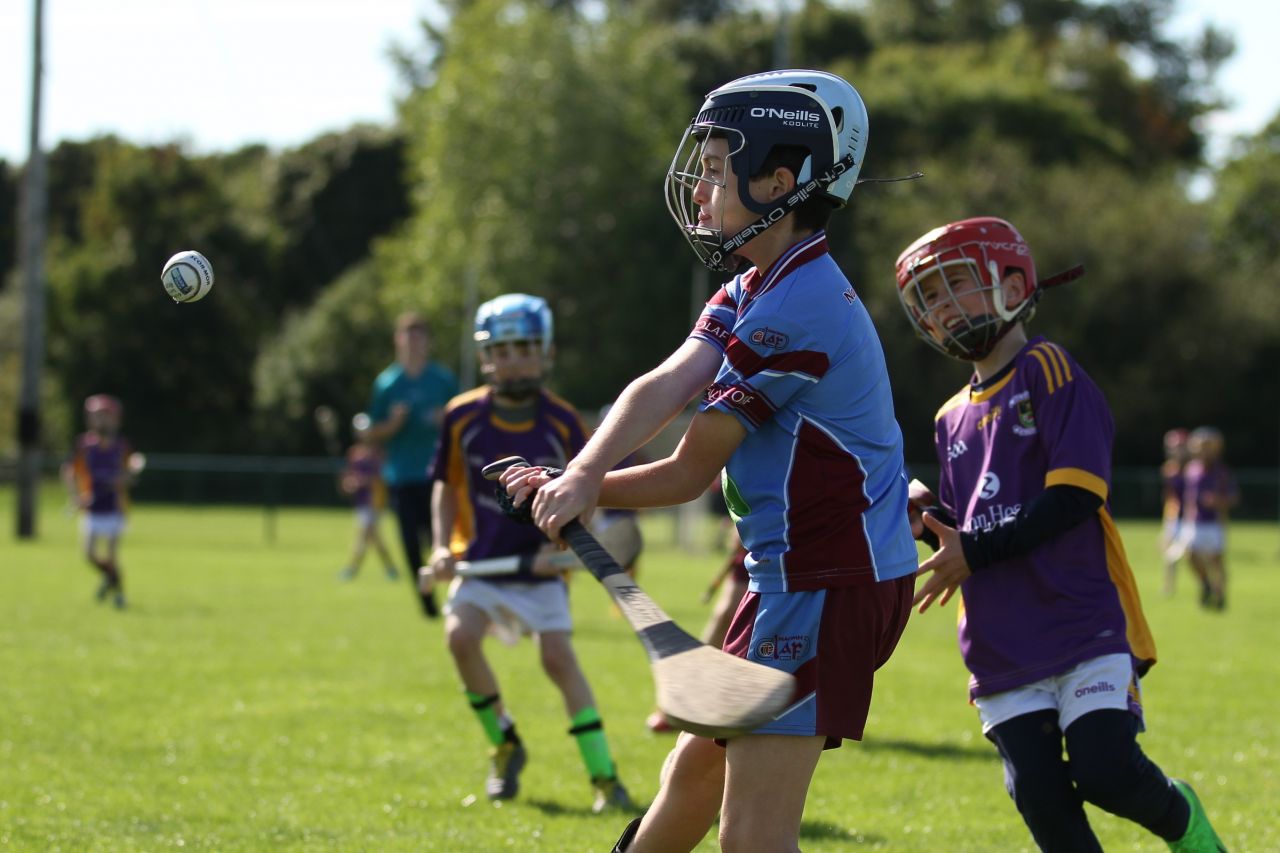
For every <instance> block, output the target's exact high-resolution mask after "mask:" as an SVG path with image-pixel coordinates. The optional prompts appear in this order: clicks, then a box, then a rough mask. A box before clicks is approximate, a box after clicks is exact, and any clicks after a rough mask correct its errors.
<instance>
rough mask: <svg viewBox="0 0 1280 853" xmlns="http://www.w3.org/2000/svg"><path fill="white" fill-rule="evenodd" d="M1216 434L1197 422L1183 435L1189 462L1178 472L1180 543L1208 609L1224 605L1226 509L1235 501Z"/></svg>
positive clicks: (1233, 484)
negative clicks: (1181, 486)
mask: <svg viewBox="0 0 1280 853" xmlns="http://www.w3.org/2000/svg"><path fill="white" fill-rule="evenodd" d="M1222 449H1223V441H1222V433H1221V432H1219V431H1218V430H1216V429H1214V428H1213V427H1207V426H1206V427H1198V428H1197V429H1195V430H1192V432H1191V435H1190V436H1189V437H1188V438H1187V450H1188V453H1189V455H1190V461H1188V462H1187V467H1186V469H1185V472H1184V475H1183V476H1184V478H1185V481H1186V491H1185V492H1184V495H1183V501H1182V505H1183V510H1182V533H1181V537H1182V542H1183V544H1184V546H1185V548H1186V551H1187V555H1188V556H1189V557H1190V559H1191V568H1192V569H1193V570H1195V573H1196V577H1198V578H1199V579H1200V604H1201V606H1203V607H1206V608H1208V609H1210V610H1224V609H1225V608H1226V606H1227V567H1226V563H1225V562H1224V560H1223V551H1225V550H1226V540H1227V536H1226V528H1227V512H1228V511H1229V510H1230V509H1231V508H1232V507H1233V506H1235V505H1236V504H1237V503H1238V502H1239V500H1240V493H1239V491H1238V490H1237V488H1236V482H1235V478H1234V477H1232V475H1231V471H1230V470H1229V469H1228V468H1227V466H1226V464H1225V463H1223V461H1222Z"/></svg>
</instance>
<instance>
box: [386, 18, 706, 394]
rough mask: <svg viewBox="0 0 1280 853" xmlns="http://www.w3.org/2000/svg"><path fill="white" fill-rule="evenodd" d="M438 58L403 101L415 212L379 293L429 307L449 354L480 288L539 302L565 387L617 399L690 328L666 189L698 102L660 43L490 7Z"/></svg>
mask: <svg viewBox="0 0 1280 853" xmlns="http://www.w3.org/2000/svg"><path fill="white" fill-rule="evenodd" d="M494 44H501V45H502V50H501V51H495V50H494V49H493V45H494ZM443 57H444V58H443V61H442V62H441V64H440V67H439V77H438V80H437V82H436V83H435V85H434V86H432V87H431V88H429V89H426V90H422V91H419V92H416V93H414V94H413V95H411V96H410V97H409V98H408V100H407V101H406V103H405V106H404V111H403V122H404V132H405V135H406V137H407V138H408V139H410V140H411V143H410V153H409V162H410V169H411V172H410V174H411V179H412V181H413V207H414V213H413V215H412V217H411V219H410V220H409V221H408V223H407V224H406V227H405V228H404V230H403V231H402V233H401V234H400V235H399V237H398V238H397V239H396V240H394V241H392V242H390V243H388V244H387V245H386V248H385V251H384V252H382V253H381V255H380V261H381V263H382V264H383V265H384V267H383V269H384V278H385V279H386V280H387V282H388V286H387V289H386V290H385V292H384V298H385V299H386V300H387V304H388V305H389V306H391V308H393V309H397V310H398V309H399V308H401V307H404V306H415V307H421V308H423V309H425V310H426V312H427V314H428V316H430V317H431V318H432V320H433V323H434V326H435V328H436V330H437V335H436V337H437V352H439V353H451V352H456V351H457V344H458V336H459V335H468V334H469V333H470V328H471V322H470V319H471V318H470V317H468V316H466V313H467V299H466V283H467V282H468V280H474V281H475V282H476V283H477V290H478V294H477V297H478V298H479V299H485V298H489V297H492V296H494V295H496V294H498V293H502V292H509V291H526V292H531V293H535V294H539V295H544V296H546V297H548V299H549V300H550V302H551V305H552V308H553V310H554V311H555V314H556V321H557V327H556V338H557V348H558V357H557V367H556V379H555V384H556V385H557V387H558V388H559V389H560V390H562V391H563V392H564V393H566V394H567V395H568V396H569V398H570V399H572V400H575V401H576V402H579V403H580V404H584V405H598V404H600V403H603V402H606V401H608V400H611V399H612V398H613V396H614V395H615V394H616V393H617V392H618V391H619V390H621V387H622V386H623V384H625V382H626V381H628V380H630V379H631V378H633V377H634V376H635V375H636V374H637V373H638V372H639V371H640V369H642V366H643V367H647V366H649V365H651V364H653V363H655V362H656V360H657V359H659V358H660V357H662V356H663V355H665V354H666V353H667V352H669V351H670V349H671V348H672V347H673V346H674V344H675V343H677V342H678V341H679V340H680V338H681V337H682V336H683V335H684V334H685V333H686V332H687V330H688V325H689V307H688V306H689V296H688V288H689V280H690V269H691V260H692V256H691V255H690V254H689V253H688V252H687V251H685V250H683V249H681V248H680V245H681V238H680V236H679V233H678V232H677V231H676V229H675V228H674V227H673V225H672V223H671V221H670V219H669V217H668V215H667V213H666V211H665V209H664V208H663V202H662V195H661V188H662V181H663V175H664V173H665V168H666V165H667V163H668V162H669V161H670V158H671V152H672V149H673V147H674V145H675V142H676V141H677V140H678V139H679V133H680V128H681V124H682V123H683V122H684V121H685V120H686V118H687V116H688V114H689V111H690V110H691V109H692V108H693V106H692V105H691V104H689V103H688V102H687V101H686V100H685V98H684V97H683V96H682V88H681V82H682V81H681V78H680V75H679V73H678V70H679V69H678V68H677V67H675V66H674V65H673V63H672V61H671V57H670V56H669V54H668V53H667V50H666V47H665V41H664V39H663V37H662V33H661V32H660V31H656V30H655V29H654V28H653V27H652V26H645V25H644V21H642V20H641V19H640V18H638V17H636V16H634V15H627V14H618V15H614V16H611V17H609V18H608V19H607V20H606V21H604V22H599V23H593V22H590V21H587V20H583V19H582V18H579V17H574V16H567V15H563V14H554V13H552V12H549V11H547V10H546V9H545V8H543V7H542V6H541V5H540V4H535V3H520V2H498V1H497V0H488V2H477V3H475V4H474V5H472V6H471V7H470V8H468V9H466V10H465V11H463V12H460V13H459V14H458V15H457V17H455V18H454V20H453V21H452V23H451V27H450V30H449V34H448V41H447V43H446V44H445V46H444V52H443ZM370 378H372V377H370Z"/></svg>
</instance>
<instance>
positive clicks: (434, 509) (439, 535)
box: [431, 480, 458, 548]
mask: <svg viewBox="0 0 1280 853" xmlns="http://www.w3.org/2000/svg"><path fill="white" fill-rule="evenodd" d="M457 518H458V499H457V497H456V496H455V495H454V493H453V490H452V489H450V488H449V487H448V486H446V485H445V484H444V483H442V482H441V481H439V480H437V481H436V482H435V485H434V486H433V487H432V489H431V541H432V543H433V545H434V547H437V548H438V547H440V546H442V545H448V544H449V540H450V539H451V538H452V534H453V525H454V522H455V521H456V520H457Z"/></svg>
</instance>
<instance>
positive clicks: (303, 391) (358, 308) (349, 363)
mask: <svg viewBox="0 0 1280 853" xmlns="http://www.w3.org/2000/svg"><path fill="white" fill-rule="evenodd" d="M381 289H382V282H381V281H380V280H379V279H378V273H377V268H376V267H375V265H374V264H373V262H372V261H371V260H369V261H365V262H363V263H360V264H357V265H355V266H353V267H351V268H350V269H348V270H347V272H346V273H344V274H343V275H342V276H340V277H339V278H338V280H337V281H335V282H333V284H332V285H330V286H329V287H327V288H325V290H324V293H323V294H322V295H321V296H320V298H319V299H317V300H316V302H315V304H314V305H312V306H310V307H309V308H308V309H307V310H305V311H299V312H295V313H292V314H290V315H288V316H287V317H286V318H285V321H284V323H283V325H282V328H281V331H280V333H279V334H278V335H276V336H275V337H274V338H273V339H272V340H271V341H270V342H269V343H267V344H266V345H265V346H264V347H263V349H262V351H261V352H260V353H259V355H258V358H257V361H256V363H255V364H254V370H253V387H254V406H255V409H256V412H257V423H258V437H259V441H260V443H261V445H262V446H263V447H264V448H266V449H271V450H274V451H276V452H281V451H284V452H291V453H315V454H319V453H323V452H324V451H325V447H324V444H323V442H322V438H321V436H320V434H319V432H318V431H317V429H316V426H315V422H314V421H313V419H312V418H313V413H314V411H315V408H316V407H317V406H320V405H325V406H329V407H331V408H332V409H333V410H334V411H336V412H338V413H339V414H340V415H341V416H342V420H343V421H344V422H345V421H349V420H350V417H351V416H352V415H354V414H355V413H356V412H359V411H361V410H362V409H363V408H364V407H365V405H366V404H367V403H368V399H369V388H370V386H371V384H372V381H373V377H374V376H376V375H377V373H378V372H379V371H380V370H382V368H384V367H386V366H387V364H388V363H389V362H390V361H391V357H392V347H391V327H392V322H393V320H394V318H393V317H392V316H391V315H390V314H389V313H388V312H387V311H386V310H385V308H384V307H383V305H382V303H381V302H380V301H379V300H378V298H377V294H378V292H379V290H381Z"/></svg>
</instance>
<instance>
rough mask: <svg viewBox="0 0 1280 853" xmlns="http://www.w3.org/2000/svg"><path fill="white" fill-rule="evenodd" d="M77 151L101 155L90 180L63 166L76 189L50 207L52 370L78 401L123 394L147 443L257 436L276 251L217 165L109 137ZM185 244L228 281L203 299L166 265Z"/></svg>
mask: <svg viewBox="0 0 1280 853" xmlns="http://www.w3.org/2000/svg"><path fill="white" fill-rule="evenodd" d="M71 147H72V148H73V152H63V154H64V155H65V154H68V153H72V154H74V156H72V157H70V158H69V159H72V160H73V161H74V162H76V163H78V164H84V163H92V165H91V166H90V167H88V168H87V170H86V171H88V173H89V174H90V176H91V178H90V180H89V181H88V182H87V183H85V184H84V185H82V186H78V187H73V186H71V185H70V182H69V181H67V180H66V176H65V175H64V176H61V177H60V178H59V182H60V183H59V186H60V187H61V192H63V193H67V195H60V196H59V197H58V199H57V202H56V204H54V205H52V207H53V208H54V209H56V210H58V211H59V215H60V216H62V217H65V218H64V219H63V220H62V223H61V224H62V225H63V226H64V227H65V231H59V232H56V233H51V235H50V243H49V250H48V264H47V272H48V281H49V299H48V343H49V346H48V358H49V371H50V373H51V374H52V376H53V378H54V379H55V380H56V381H57V382H58V383H59V384H60V385H61V387H62V388H63V389H64V390H65V393H66V395H67V397H68V399H69V401H71V403H72V405H76V406H78V401H79V400H81V399H83V398H84V397H85V396H86V395H88V394H92V393H97V392H107V393H112V394H115V395H117V396H119V397H120V398H121V399H122V400H123V401H124V403H125V405H126V410H127V417H128V431H129V433H130V435H132V436H133V437H134V439H135V441H136V443H137V444H138V446H139V447H142V448H145V449H150V450H228V449H234V448H242V447H247V446H250V444H251V442H252V434H251V427H250V419H249V416H250V415H251V408H250V405H249V403H250V393H249V388H250V372H249V371H250V366H251V364H252V359H253V353H254V350H255V348H256V346H257V343H258V339H259V337H260V335H261V333H262V330H263V328H264V327H265V325H266V324H267V323H268V322H269V318H268V317H267V316H266V315H265V313H264V312H263V310H262V308H261V305H262V300H261V299H260V294H261V293H262V291H263V290H264V289H265V288H266V287H267V283H266V282H264V281H263V280H262V278H261V277H260V271H261V270H264V269H266V268H267V262H266V255H265V252H264V250H263V249H262V247H261V246H260V245H259V244H257V243H256V242H255V241H253V240H251V239H249V238H247V237H246V236H245V235H244V234H243V233H242V232H241V231H240V230H239V229H238V228H237V227H236V225H235V224H234V223H235V211H234V206H233V204H232V202H231V201H230V200H229V199H227V198H226V197H224V196H223V195H222V194H221V193H220V191H219V186H220V185H219V183H218V181H216V180H214V179H213V177H214V176H213V171H212V170H211V169H210V168H209V165H208V161H206V160H199V159H195V158H190V157H188V156H186V155H185V154H184V153H183V152H182V151H181V150H180V149H179V148H177V147H176V146H160V147H154V148H136V147H134V146H130V145H128V144H125V143H122V142H120V141H118V140H115V139H110V138H106V139H101V140H95V141H93V142H91V143H88V144H85V145H74V146H71ZM51 159H52V160H54V161H57V160H58V159H60V156H59V152H58V151H55V152H54V157H53V158H51ZM51 183H52V182H51ZM187 248H198V249H199V250H200V251H202V252H203V253H205V254H206V255H207V256H208V257H209V258H210V260H211V261H212V262H213V264H214V268H215V271H216V275H217V283H216V284H215V289H214V292H213V295H212V296H211V297H210V298H208V299H206V300H205V301H203V302H200V303H196V304H193V305H175V304H174V303H172V302H170V301H169V300H168V299H167V298H166V297H165V296H164V291H163V289H162V288H161V286H160V282H159V274H160V269H161V267H162V266H163V264H164V261H165V259H167V258H168V257H169V256H170V255H172V254H173V253H174V252H176V251H179V250H181V249H187Z"/></svg>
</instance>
